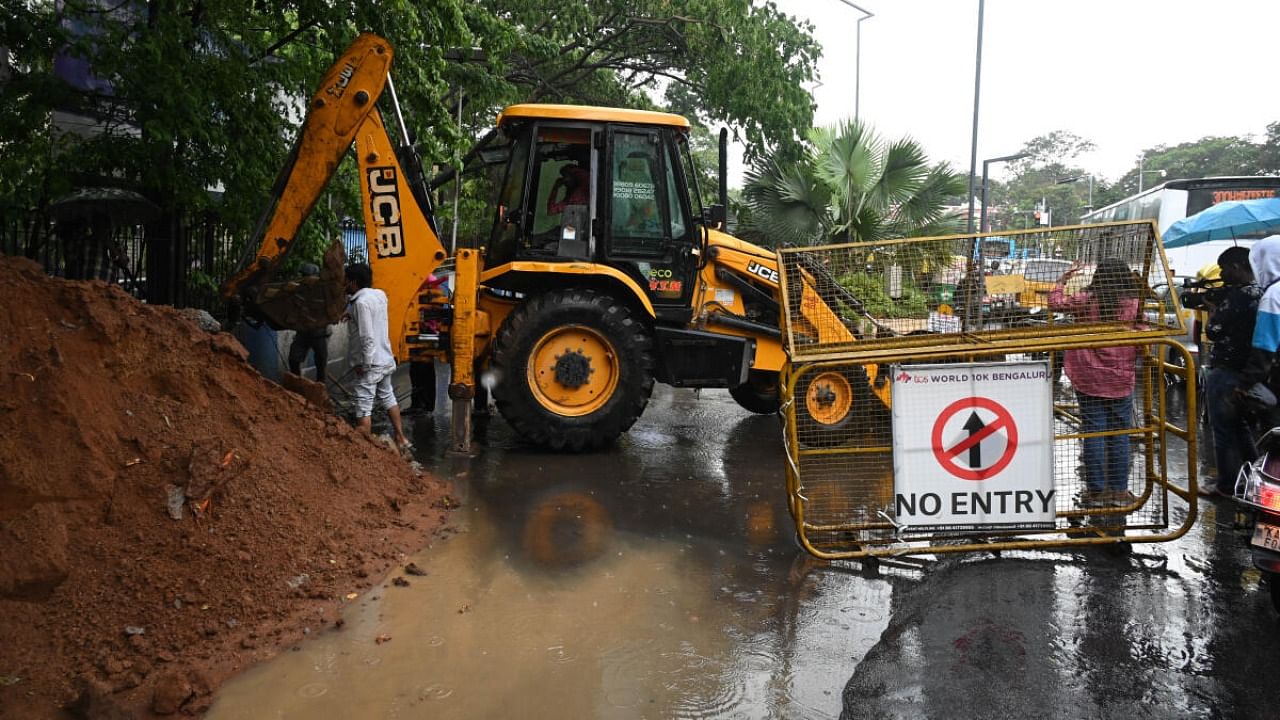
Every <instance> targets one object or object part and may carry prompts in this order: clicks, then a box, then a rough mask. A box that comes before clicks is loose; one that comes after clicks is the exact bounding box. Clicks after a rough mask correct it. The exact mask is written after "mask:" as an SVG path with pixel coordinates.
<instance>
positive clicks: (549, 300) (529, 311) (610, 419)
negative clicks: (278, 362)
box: [223, 34, 888, 451]
mask: <svg viewBox="0 0 1280 720" xmlns="http://www.w3.org/2000/svg"><path fill="white" fill-rule="evenodd" d="M391 58H392V48H391V46H390V44H389V43H388V42H387V41H386V40H384V39H382V38H380V37H377V36H375V35H371V34H364V35H361V36H360V37H359V38H358V39H357V40H356V41H355V42H354V43H353V44H352V45H351V46H350V47H349V48H348V49H347V50H346V52H345V53H344V54H343V56H342V57H341V58H340V59H339V60H338V61H337V63H336V64H335V65H334V66H333V67H332V68H331V69H330V70H329V72H328V74H327V75H326V76H325V78H324V81H323V82H322V84H321V85H320V88H319V90H318V91H317V92H316V93H315V95H314V96H313V97H312V99H311V102H310V106H309V109H308V114H307V117H306V120H305V122H304V124H303V127H302V129H301V134H300V137H299V139H298V141H297V144H296V145H295V148H294V151H293V153H292V156H291V159H290V162H289V164H288V166H287V167H286V168H285V169H284V170H283V171H282V172H281V175H280V178H279V180H278V181H277V185H276V188H275V191H274V199H273V202H272V205H271V207H270V209H269V210H268V211H267V212H266V213H265V214H264V216H263V220H262V222H261V223H260V226H259V231H258V233H257V236H256V238H257V240H258V243H257V245H255V247H254V248H253V252H252V253H251V254H250V255H248V256H247V257H246V260H245V262H243V263H242V264H241V267H240V268H239V270H238V271H237V272H236V273H235V274H234V275H233V277H231V278H230V279H229V280H228V281H227V282H226V283H225V284H224V285H223V293H224V296H225V297H226V298H228V299H229V300H235V301H239V302H240V303H242V304H243V305H244V306H245V309H246V311H247V312H249V313H252V314H255V315H257V316H258V317H260V318H263V319H265V320H267V321H269V322H270V323H272V324H273V325H275V326H277V327H297V326H300V325H306V324H315V323H316V322H317V321H321V318H322V319H323V320H322V321H327V322H337V321H338V319H339V317H340V315H341V311H342V305H343V301H344V297H343V295H342V289H341V276H342V262H343V258H342V254H341V248H340V247H336V246H335V249H333V250H331V251H330V253H329V255H328V256H327V257H326V262H325V267H324V269H323V270H322V274H321V276H320V278H318V279H316V280H315V281H314V282H313V283H312V284H298V283H278V282H272V280H273V277H272V276H273V274H274V273H275V271H276V270H277V269H278V267H279V265H280V263H281V261H282V260H283V259H284V258H285V256H286V254H287V253H288V252H289V250H290V248H291V247H292V241H293V238H294V236H295V234H296V232H297V230H298V227H299V225H300V224H301V222H302V221H303V219H304V218H305V217H306V216H307V214H308V213H309V212H310V210H311V208H312V206H313V204H314V203H315V202H316V199H317V198H318V197H319V195H320V193H321V191H322V190H323V189H324V187H325V185H326V184H327V183H328V182H329V180H330V178H331V177H332V175H333V173H334V172H335V170H336V168H337V166H338V163H339V162H340V160H341V159H342V157H343V155H344V154H345V153H346V152H347V149H348V148H349V147H350V146H351V145H352V143H354V145H355V149H356V155H357V158H358V161H359V177H360V190H361V195H362V199H363V206H364V223H365V229H366V232H367V233H368V239H369V252H368V257H369V259H370V264H371V265H372V267H373V276H374V284H375V286H376V287H378V288H381V289H382V290H383V291H385V292H386V294H387V297H388V301H389V302H388V305H389V323H390V326H391V328H390V329H391V340H392V345H393V347H394V350H395V354H396V357H397V359H398V360H400V361H407V360H411V361H428V360H431V359H433V358H442V359H444V360H446V361H447V362H448V363H449V364H450V365H451V367H452V372H453V377H452V380H451V383H450V387H449V394H450V397H451V398H452V399H453V400H454V401H455V402H454V423H455V426H454V427H455V443H456V444H458V445H460V446H462V447H464V448H465V445H466V444H467V443H469V439H468V438H467V437H466V436H467V435H468V434H469V426H468V422H469V410H470V402H471V399H472V398H473V397H474V396H475V392H476V372H477V370H478V369H480V370H483V371H486V372H489V373H492V377H494V378H495V380H496V381H495V382H494V383H493V386H492V394H493V398H494V401H495V403H496V405H497V408H498V410H499V412H500V413H501V414H502V416H503V417H504V418H505V419H506V420H507V421H508V422H509V423H510V424H511V425H512V426H513V427H514V428H515V429H516V430H517V431H518V432H519V433H520V434H521V435H522V436H524V437H525V438H527V439H528V440H530V441H532V442H533V443H536V444H540V445H545V446H549V447H552V448H556V449H569V450H575V451H576V450H584V449H590V448H596V447H599V446H601V445H603V444H605V443H608V442H610V441H612V440H614V439H615V438H617V437H618V436H619V435H620V434H621V433H623V432H625V431H626V430H627V429H628V428H630V427H631V425H632V424H633V423H634V422H635V421H636V419H637V418H638V417H639V416H640V413H641V412H642V411H643V410H644V408H645V405H646V404H647V402H648V399H649V395H650V392H651V391H652V389H653V383H654V382H655V381H658V382H663V383H668V384H670V385H674V386H676V387H694V388H728V389H729V392H730V393H731V394H732V395H733V397H734V398H735V399H736V400H737V401H738V403H740V404H741V405H742V406H743V407H745V408H747V409H748V410H751V411H753V412H757V413H772V412H775V411H776V410H777V409H778V392H777V386H778V373H779V370H780V369H781V368H782V367H783V364H784V363H785V362H786V360H787V358H786V356H785V353H784V351H783V346H782V343H781V336H780V331H779V299H780V296H779V292H780V291H779V288H780V283H779V277H778V266H777V261H776V258H775V255H774V254H773V253H772V252H771V251H768V250H765V249H763V248H760V247H757V246H755V245H752V244H749V243H746V242H742V241H740V240H737V239H735V238H733V237H731V236H729V235H727V234H725V233H723V232H720V231H719V230H718V229H716V226H718V225H719V224H720V221H721V220H722V219H723V214H724V213H723V205H721V206H717V207H715V208H711V209H704V208H703V207H702V206H701V202H700V200H699V194H698V193H697V192H690V188H691V186H692V185H693V183H694V178H695V174H694V170H693V165H692V160H691V157H690V152H689V140H688V132H689V123H688V121H687V120H685V119H684V118H682V117H680V116H678V115H671V114H666V113H659V112H645V111H638V110H624V109H612V108H602V107H582V106H568V105H532V104H526V105H514V106H511V107H508V108H506V109H505V110H504V111H502V113H501V114H500V115H499V116H498V120H497V128H496V131H495V132H493V133H490V135H489V136H488V137H487V138H486V141H485V142H484V143H483V144H482V146H481V147H479V148H478V149H477V150H476V151H475V152H473V153H472V156H473V157H480V158H483V160H484V161H485V162H488V163H490V164H493V163H502V164H503V165H505V170H504V172H503V173H502V180H501V183H500V187H499V191H498V197H497V202H496V207H495V208H494V223H493V228H492V232H491V233H490V235H489V237H488V239H487V241H485V242H484V243H483V244H482V245H481V246H480V247H460V248H457V249H456V251H455V253H454V257H453V261H454V272H455V276H456V277H455V288H454V293H453V296H452V298H451V299H446V298H445V296H444V295H443V294H442V293H440V292H438V291H436V290H434V289H433V288H432V286H431V285H430V284H429V283H428V282H427V280H428V277H429V276H430V275H431V274H432V272H433V271H435V270H436V269H437V268H438V267H439V266H440V265H441V264H442V263H444V262H445V261H446V260H447V259H448V258H449V254H448V253H447V252H446V249H445V247H444V246H443V245H442V244H441V242H440V239H439V236H438V234H437V232H436V228H435V226H434V219H433V214H432V207H431V204H430V192H429V189H428V187H427V182H426V180H425V178H424V176H423V172H422V166H421V163H420V161H419V160H418V158H417V156H416V153H415V152H414V149H413V147H412V145H411V144H410V143H409V142H408V141H407V140H406V138H407V137H409V133H408V132H407V129H406V127H405V124H404V119H403V116H402V115H401V112H400V109H399V105H398V103H397V102H396V98H395V87H394V85H393V84H392V82H391V79H390V75H389V71H390V66H391ZM384 88H387V89H389V90H390V93H389V95H390V103H389V104H390V105H391V106H392V108H393V110H394V117H395V119H396V121H397V127H396V128H395V129H394V131H395V133H396V134H398V136H399V140H400V143H399V144H398V145H397V144H395V143H394V142H393V140H392V138H391V136H390V135H389V133H388V129H387V127H386V125H385V123H384V119H383V115H382V114H381V113H380V112H379V111H378V109H377V103H378V100H379V98H380V96H381V95H382V92H383V89H384ZM722 152H723V151H722ZM721 164H722V166H723V163H721ZM721 188H722V193H723V181H722V182H721ZM722 202H723V201H722ZM811 270H812V272H810V273H806V275H805V282H803V283H801V284H800V285H801V287H800V288H799V289H797V290H796V292H800V293H803V297H798V298H797V299H799V300H802V301H803V302H801V303H799V305H800V306H802V307H803V308H804V312H805V313H806V315H807V316H808V317H810V318H811V319H812V323H811V327H807V328H806V327H803V326H802V327H800V328H798V329H797V330H796V332H811V334H812V336H813V338H814V339H815V340H821V341H823V342H841V341H849V342H854V341H855V340H856V337H855V336H856V334H857V331H856V326H855V324H853V323H850V322H847V321H841V319H840V318H838V317H837V316H836V312H835V309H834V308H830V307H827V306H826V305H824V304H823V303H822V302H821V301H820V300H819V298H818V295H817V294H816V293H814V292H813V291H812V287H813V284H814V283H818V282H823V281H824V279H823V277H822V269H821V268H812V269H811ZM825 281H826V282H832V280H831V279H830V278H826V279H825ZM844 310H845V311H846V312H845V314H846V315H848V314H849V313H850V312H857V311H858V310H859V308H858V307H857V304H856V300H854V299H852V298H851V299H850V303H849V307H848V308H845V309H844ZM833 334H834V335H833ZM887 392H888V391H887V388H885V387H884V382H883V378H881V381H880V382H879V383H877V382H876V378H875V377H874V373H872V377H867V375H866V374H865V373H864V374H862V375H860V376H857V377H851V376H848V375H845V374H841V373H821V374H818V375H817V376H816V377H814V378H812V379H810V380H808V382H807V384H806V386H805V387H803V388H797V393H796V397H797V401H798V402H799V403H800V404H801V405H802V407H801V408H800V410H801V417H802V418H805V421H806V422H812V423H815V424H817V425H818V426H820V427H822V428H831V429H833V430H838V429H840V428H844V427H848V426H851V423H852V421H853V419H854V418H855V417H856V416H858V415H859V414H861V412H862V411H864V410H865V409H866V407H865V406H866V405H868V404H871V405H878V406H879V407H880V408H883V406H884V405H883V400H884V399H887ZM876 395H880V398H877V397H875V396H876Z"/></svg>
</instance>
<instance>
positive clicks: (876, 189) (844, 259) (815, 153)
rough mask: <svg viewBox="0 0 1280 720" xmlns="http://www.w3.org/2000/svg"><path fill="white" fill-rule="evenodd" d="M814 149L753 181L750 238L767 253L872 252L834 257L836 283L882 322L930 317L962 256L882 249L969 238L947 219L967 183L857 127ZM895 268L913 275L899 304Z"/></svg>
mask: <svg viewBox="0 0 1280 720" xmlns="http://www.w3.org/2000/svg"><path fill="white" fill-rule="evenodd" d="M808 140H809V142H808V147H807V149H806V152H805V154H804V155H803V156H802V157H801V158H800V160H798V161H796V162H785V161H771V160H766V161H763V162H760V163H757V164H756V165H755V166H754V167H752V169H751V170H750V171H749V172H748V173H747V177H746V185H745V187H744V188H743V199H744V200H745V201H746V204H747V209H748V212H747V213H746V214H745V217H744V218H742V225H743V226H744V232H743V234H744V235H746V236H748V237H752V238H753V239H755V238H760V239H763V240H764V244H766V245H778V244H786V245H802V246H803V245H816V244H828V243H866V244H864V245H860V246H859V247H857V248H850V249H847V250H841V251H837V252H835V253H834V254H828V255H827V261H826V262H828V263H829V264H830V266H831V268H832V271H833V273H834V275H835V280H836V282H838V283H839V284H840V285H842V286H844V287H845V288H846V289H849V290H852V291H854V293H855V294H856V295H857V296H858V297H859V298H860V300H861V302H862V304H863V305H864V307H866V308H867V309H868V310H870V311H872V312H873V314H877V315H887V316H899V315H914V314H918V313H921V312H924V311H925V310H926V297H925V296H924V294H923V293H922V291H921V290H920V288H921V287H923V286H925V285H927V284H929V282H930V278H931V276H932V275H934V274H935V273H936V271H937V270H939V269H941V268H945V267H949V266H951V265H952V264H953V255H955V254H957V253H958V252H960V251H961V250H960V246H958V245H957V243H955V242H951V241H938V242H930V243H923V244H909V245H894V246H893V247H887V246H883V247H882V246H877V245H876V243H879V242H881V241H885V240H892V239H895V238H903V237H927V236H938V235H950V234H955V233H959V232H961V231H962V226H961V220H960V218H959V217H958V216H957V215H955V214H948V213H947V211H946V201H947V199H948V198H950V197H954V196H957V195H963V194H964V192H965V187H966V182H965V179H964V178H963V176H961V175H959V174H958V173H956V172H954V171H953V170H951V168H950V167H948V166H947V165H946V164H945V163H937V164H933V165H930V164H929V160H928V157H927V156H926V155H925V152H924V149H923V148H922V147H921V146H920V145H919V143H917V142H916V141H914V140H912V139H910V138H903V139H901V140H897V141H894V142H885V141H884V140H882V139H881V138H880V137H879V136H877V134H876V133H875V132H874V131H872V130H871V129H870V128H869V127H867V126H866V125H864V124H862V123H861V122H859V121H857V120H854V121H847V122H844V123H842V124H840V125H839V126H837V127H835V128H815V129H813V130H811V131H810V132H809V137H808ZM891 266H898V267H899V268H900V269H901V270H903V271H905V275H904V277H905V278H906V284H905V288H904V293H903V295H901V296H900V297H898V298H896V299H891V298H889V297H888V296H887V295H886V294H885V290H884V289H883V288H884V286H885V281H884V279H883V277H882V275H883V273H884V272H885V271H886V270H887V269H888V268H889V267H891Z"/></svg>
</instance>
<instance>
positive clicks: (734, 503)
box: [209, 388, 891, 720]
mask: <svg viewBox="0 0 1280 720" xmlns="http://www.w3.org/2000/svg"><path fill="white" fill-rule="evenodd" d="M437 415H438V416H439V417H438V418H437V419H435V420H434V421H432V420H428V422H427V423H420V424H421V425H423V426H422V427H417V428H415V431H414V439H415V443H416V444H417V445H418V447H419V451H420V453H422V454H424V455H427V456H428V457H426V458H425V459H426V461H427V465H428V467H433V469H434V471H435V472H437V473H438V474H440V475H442V476H446V477H450V478H451V479H452V480H453V481H454V483H455V488H456V497H457V498H458V499H459V500H460V501H461V503H462V507H461V508H459V509H458V510H456V511H455V512H454V514H453V522H454V523H455V524H456V525H457V526H458V528H459V530H460V532H459V533H457V534H456V535H452V536H450V537H448V538H446V539H443V540H438V541H436V542H435V543H434V544H433V545H432V546H431V547H428V548H426V549H424V550H423V551H421V552H420V553H418V554H416V555H415V556H413V557H409V558H406V559H405V562H406V563H408V562H413V563H415V564H416V565H417V566H418V567H419V568H421V569H422V570H423V571H425V572H426V575H425V576H411V575H404V573H403V572H396V573H394V574H393V577H401V576H404V577H405V579H406V580H407V581H408V582H409V585H408V586H407V587H404V586H395V585H392V583H391V580H392V578H388V579H387V581H386V582H384V583H383V584H382V585H381V586H379V587H377V588H375V589H374V590H373V591H370V592H368V593H366V594H365V595H364V596H363V597H361V598H360V599H359V600H357V601H356V602H355V603H353V605H352V607H351V608H350V609H348V610H347V611H346V614H345V616H344V619H345V621H346V622H345V626H344V627H343V628H342V629H340V630H335V631H329V632H326V633H324V634H322V635H320V636H318V637H316V638H314V639H309V640H308V641H307V642H305V643H303V644H301V645H300V646H299V648H298V650H297V651H296V652H289V653H285V654H284V655H282V656H280V657H278V658H276V659H275V660H272V661H271V662H268V663H266V664H264V665H262V666H259V667H257V668H254V669H251V670H250V671H248V672H246V673H245V674H244V675H242V676H240V677H239V678H237V679H236V680H234V681H233V682H231V683H229V684H228V685H226V686H225V687H224V688H223V689H222V690H221V691H220V694H219V698H218V701H217V704H216V705H215V706H214V708H213V711H212V712H211V713H210V715H209V717H210V719H211V720H227V719H230V718H255V719H256V718H319V717H353V718H354V717H370V718H374V717H376V718H481V717H508V716H519V717H527V718H541V717H545V718H552V717H554V718H566V717H584V718H585V717H593V718H611V717H618V718H624V717H625V718H634V717H664V718H668V717H685V718H695V717H713V716H714V717H759V716H761V715H773V716H777V717H835V716H837V715H838V714H839V712H840V692H841V689H842V687H843V685H844V683H845V682H846V681H847V679H848V672H849V668H850V667H852V666H853V665H855V664H856V662H857V660H858V659H860V658H861V657H862V655H863V654H865V653H866V651H867V650H868V649H869V648H871V647H872V646H873V645H874V644H875V643H876V641H877V640H878V639H879V637H880V634H881V632H882V631H883V630H884V628H885V626H886V624H887V621H888V613H887V608H888V606H889V596H890V594H891V589H890V586H889V583H888V582H886V581H885V580H879V579H868V578H864V577H860V576H858V575H857V574H856V568H855V570H852V571H849V572H821V573H813V572H811V570H812V569H814V568H815V567H816V564H815V563H814V562H812V561H811V560H810V559H809V558H808V556H807V555H805V554H804V553H803V552H802V551H800V550H799V549H798V548H797V546H796V545H795V544H794V542H793V539H792V537H793V533H794V528H793V526H792V525H791V521H790V517H789V516H788V514H787V511H786V504H785V491H784V480H783V463H784V462H785V460H784V458H783V455H782V450H781V440H780V434H781V424H780V421H779V420H778V419H777V418H774V417H757V416H752V415H750V414H749V413H747V412H746V411H743V410H740V409H739V408H738V407H737V406H736V405H735V404H734V403H733V401H732V400H731V399H730V398H729V397H728V395H727V394H726V393H724V392H723V391H721V392H710V391H704V392H703V393H701V394H698V393H694V392H691V391H673V390H670V389H665V388H664V389H659V390H658V391H657V392H655V395H654V398H653V400H652V401H651V403H650V407H649V408H648V410H647V411H646V413H645V415H644V417H643V418H642V419H641V421H640V422H639V423H638V424H637V425H636V427H634V428H633V429H632V430H631V432H630V433H628V435H627V436H626V437H625V438H624V439H623V440H622V441H621V442H620V443H618V445H617V447H615V448H612V449H610V450H607V451H605V452H602V453H596V454H589V455H563V454H551V453H543V452H539V451H536V450H532V449H529V448H525V447H523V446H521V445H520V444H519V443H518V442H516V441H515V440H514V438H511V437H510V436H509V430H508V429H507V427H506V425H505V423H503V422H502V421H501V420H500V419H495V420H494V421H493V422H492V423H491V425H492V427H491V428H489V432H488V433H487V434H486V436H485V438H484V439H485V443H486V446H485V449H484V450H483V451H482V453H481V455H480V456H479V457H477V458H474V459H471V460H469V461H468V460H458V459H451V458H441V455H442V450H443V446H444V443H445V442H446V438H447V436H448V435H447V427H446V424H445V420H444V418H443V415H444V414H443V413H437ZM430 423H434V425H430ZM380 637H381V638H384V639H383V641H382V642H378V639H379V638H380Z"/></svg>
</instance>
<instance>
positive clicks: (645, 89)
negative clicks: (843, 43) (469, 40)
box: [479, 0, 819, 157]
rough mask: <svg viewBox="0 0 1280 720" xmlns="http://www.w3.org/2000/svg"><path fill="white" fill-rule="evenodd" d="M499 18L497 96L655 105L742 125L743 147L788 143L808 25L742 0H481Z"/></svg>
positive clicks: (800, 120)
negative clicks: (500, 86) (502, 90)
mask: <svg viewBox="0 0 1280 720" xmlns="http://www.w3.org/2000/svg"><path fill="white" fill-rule="evenodd" d="M479 7H482V8H484V12H488V13H490V14H491V15H492V16H493V17H496V18H501V22H502V23H504V25H505V27H504V28H503V31H502V32H500V33H498V36H499V37H501V38H502V39H503V43H502V44H501V45H500V46H499V47H498V48H497V51H498V52H499V53H501V54H502V57H503V63H502V76H501V77H502V80H503V81H505V82H507V83H509V84H510V85H511V86H513V91H512V92H509V93H507V94H506V95H505V97H504V98H503V99H504V100H508V101H514V100H526V101H535V102H536V101H542V102H578V103H585V104H598V105H624V106H631V107H640V108H645V107H648V106H650V105H651V103H652V101H651V100H649V98H650V97H651V96H652V95H653V94H655V93H659V92H660V93H661V95H662V97H663V104H664V105H666V106H667V107H669V108H671V109H673V110H674V111H676V112H681V113H683V114H686V115H688V116H690V117H691V118H693V119H695V120H697V121H701V122H703V123H706V124H710V123H725V124H728V125H730V126H732V127H733V128H734V129H735V132H737V133H739V134H740V137H741V139H742V140H743V142H744V143H745V144H746V147H747V153H748V156H749V157H759V156H762V155H764V154H765V153H767V152H770V151H771V150H774V149H777V148H779V147H786V146H789V145H793V144H795V143H796V142H797V141H798V139H799V138H800V137H801V135H802V134H803V133H804V131H805V130H807V129H808V127H809V124H810V122H811V121H812V116H813V101H812V98H811V97H810V96H809V93H808V92H807V91H806V90H805V89H804V86H805V84H806V83H807V82H809V81H810V80H812V79H813V78H814V75H815V72H816V63H817V58H818V54H819V48H818V45H817V43H816V42H815V41H814V40H813V38H812V37H811V32H812V28H811V27H810V26H809V25H808V24H807V23H799V24H798V21H796V20H794V19H793V18H790V17H788V16H787V15H785V14H783V13H782V12H780V11H779V10H778V9H777V8H776V6H774V5H773V4H772V3H764V4H756V3H753V2H751V1H750V0H596V1H595V2H591V3H583V2H581V0H484V1H483V2H481V3H479Z"/></svg>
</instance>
